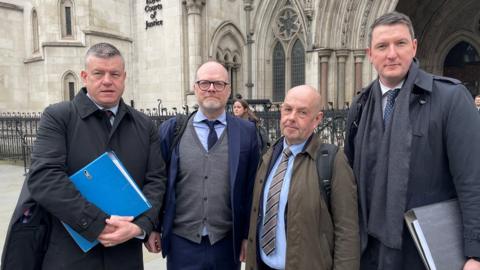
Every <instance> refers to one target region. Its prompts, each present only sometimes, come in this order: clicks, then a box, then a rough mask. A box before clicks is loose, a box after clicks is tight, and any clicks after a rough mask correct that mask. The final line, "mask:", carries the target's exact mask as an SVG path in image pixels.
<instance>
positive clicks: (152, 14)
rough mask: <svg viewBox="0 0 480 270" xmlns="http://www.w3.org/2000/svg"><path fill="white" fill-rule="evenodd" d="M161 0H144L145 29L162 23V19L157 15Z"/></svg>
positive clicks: (160, 8) (161, 6) (161, 7)
mask: <svg viewBox="0 0 480 270" xmlns="http://www.w3.org/2000/svg"><path fill="white" fill-rule="evenodd" d="M161 2H162V0H145V8H144V10H145V14H146V15H147V16H146V17H147V19H146V20H145V30H147V29H148V28H152V27H155V26H160V25H163V20H161V19H158V18H157V15H158V13H159V12H160V10H162V9H163V5H162V3H161Z"/></svg>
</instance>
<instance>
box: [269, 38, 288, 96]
mask: <svg viewBox="0 0 480 270" xmlns="http://www.w3.org/2000/svg"><path fill="white" fill-rule="evenodd" d="M272 67H273V74H272V75H273V76H272V78H273V93H272V99H273V101H283V99H284V98H285V52H284V50H283V46H282V44H281V43H280V42H277V44H276V45H275V48H274V49H273V65H272Z"/></svg>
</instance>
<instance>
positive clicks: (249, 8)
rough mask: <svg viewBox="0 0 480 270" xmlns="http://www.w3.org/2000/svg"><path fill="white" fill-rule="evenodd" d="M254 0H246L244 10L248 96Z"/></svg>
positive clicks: (250, 79)
mask: <svg viewBox="0 0 480 270" xmlns="http://www.w3.org/2000/svg"><path fill="white" fill-rule="evenodd" d="M252 2H253V1H252V0H245V2H244V4H245V5H244V8H243V9H244V10H245V24H246V27H245V31H246V33H247V83H246V84H245V86H246V87H247V95H248V97H247V98H253V97H252V88H253V82H252V44H253V39H252V36H253V32H252V31H251V30H250V13H251V11H252V10H253V7H252ZM257 98H258V91H257Z"/></svg>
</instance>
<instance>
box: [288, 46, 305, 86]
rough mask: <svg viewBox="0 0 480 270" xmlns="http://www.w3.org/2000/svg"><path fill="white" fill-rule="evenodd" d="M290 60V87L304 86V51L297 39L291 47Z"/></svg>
mask: <svg viewBox="0 0 480 270" xmlns="http://www.w3.org/2000/svg"><path fill="white" fill-rule="evenodd" d="M291 59H292V60H291V70H290V72H291V73H290V74H291V78H292V85H291V87H294V86H297V85H302V84H305V50H304V49H303V45H302V42H301V41H300V40H299V39H297V41H295V44H294V45H293V48H292V57H291Z"/></svg>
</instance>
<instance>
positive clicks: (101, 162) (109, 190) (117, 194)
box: [62, 152, 152, 252]
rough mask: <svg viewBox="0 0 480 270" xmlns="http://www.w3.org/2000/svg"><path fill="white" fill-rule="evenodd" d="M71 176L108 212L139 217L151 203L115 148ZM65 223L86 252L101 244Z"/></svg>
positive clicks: (96, 203) (87, 196)
mask: <svg viewBox="0 0 480 270" xmlns="http://www.w3.org/2000/svg"><path fill="white" fill-rule="evenodd" d="M70 180H71V181H72V182H73V184H74V185H75V187H76V188H77V189H78V191H79V192H80V193H81V194H82V196H83V197H84V198H85V199H87V200H88V201H89V202H91V203H93V204H95V205H96V206H97V207H98V208H100V209H101V210H102V211H103V212H105V213H107V214H109V215H117V216H133V217H137V216H138V215H140V214H142V213H143V212H145V211H147V210H148V209H149V208H151V207H152V206H151V204H150V202H148V200H147V198H145V196H144V195H143V193H142V191H141V190H140V189H139V188H138V186H137V185H136V183H135V181H134V180H133V178H132V177H131V176H130V175H129V174H128V172H127V170H126V169H125V167H123V165H122V163H121V162H120V160H119V159H118V158H117V156H116V155H115V153H113V152H106V153H104V154H102V155H101V156H99V157H98V158H96V159H95V160H94V161H92V162H90V163H89V164H88V165H87V166H85V167H84V168H82V169H80V170H79V171H77V172H76V173H74V174H73V175H72V176H70ZM62 223H63V225H64V226H65V228H66V229H67V231H68V232H69V233H70V235H71V236H72V237H73V239H74V240H75V242H77V244H78V245H79V246H80V248H81V249H82V250H83V251H84V252H87V251H89V250H90V249H91V248H92V247H94V246H95V245H96V244H98V240H95V241H93V242H90V241H88V240H87V239H85V238H84V237H83V236H81V235H80V234H79V233H77V232H76V231H75V230H73V229H72V228H71V227H70V226H69V225H68V224H66V223H64V222H62Z"/></svg>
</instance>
